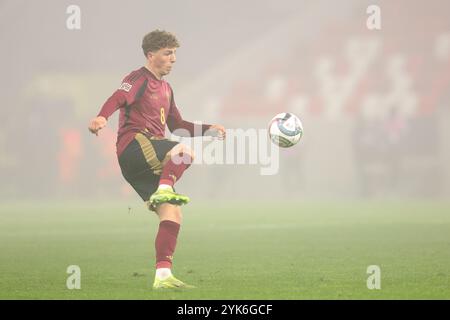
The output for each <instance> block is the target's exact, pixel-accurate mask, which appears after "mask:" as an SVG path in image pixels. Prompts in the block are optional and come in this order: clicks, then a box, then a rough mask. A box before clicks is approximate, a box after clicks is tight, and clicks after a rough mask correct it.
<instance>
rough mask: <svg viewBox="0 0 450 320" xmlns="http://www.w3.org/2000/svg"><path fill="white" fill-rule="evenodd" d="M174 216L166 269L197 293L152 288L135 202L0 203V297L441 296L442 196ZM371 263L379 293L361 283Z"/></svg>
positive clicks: (446, 294)
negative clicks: (73, 280)
mask: <svg viewBox="0 0 450 320" xmlns="http://www.w3.org/2000/svg"><path fill="white" fill-rule="evenodd" d="M183 213H184V223H183V226H182V229H181V233H180V236H179V240H178V246H177V251H176V253H175V258H174V273H175V275H176V276H177V277H178V278H179V279H181V280H183V281H185V282H187V283H189V284H193V285H195V286H197V288H196V289H192V290H183V291H162V292H161V291H153V290H152V289H151V285H152V281H153V276H154V269H153V265H154V238H155V235H156V231H157V225H158V221H157V219H156V216H154V214H153V213H149V212H148V211H146V209H145V207H144V206H143V204H141V203H133V204H132V205H131V208H129V207H128V204H127V203H126V202H116V203H109V204H88V203H86V204H82V203H71V202H67V203H59V204H55V203H37V204H2V205H0V298H1V299H271V300H272V299H432V298H435V299H449V298H450V280H449V279H450V203H442V202H440V203H436V202H431V201H430V202H419V201H413V202H406V201H405V202H376V201H372V202H348V203H345V202H327V203H319V202H317V203H315V202H298V203H296V202H292V203H278V204H276V203H273V202H272V203H269V202H268V203H254V204H249V203H203V202H201V203H195V201H194V203H192V204H189V205H188V206H186V207H184V208H183ZM70 265H77V266H79V267H80V270H81V278H80V279H81V289H79V290H77V289H74V290H69V289H68V288H67V286H66V280H67V278H68V277H69V276H70V275H69V274H68V273H67V268H68V266H70ZM371 265H376V266H379V268H380V281H381V282H380V283H381V289H372V290H369V289H368V287H367V279H368V277H369V276H370V274H368V273H367V268H368V267H369V266H371Z"/></svg>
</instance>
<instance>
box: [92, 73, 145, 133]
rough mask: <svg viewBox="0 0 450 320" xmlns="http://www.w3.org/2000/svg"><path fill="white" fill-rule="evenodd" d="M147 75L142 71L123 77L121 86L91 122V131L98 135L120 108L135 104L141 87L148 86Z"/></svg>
mask: <svg viewBox="0 0 450 320" xmlns="http://www.w3.org/2000/svg"><path fill="white" fill-rule="evenodd" d="M144 82H145V77H143V76H142V73H140V71H134V72H132V73H130V74H129V75H128V76H127V77H125V79H123V81H122V84H121V85H120V88H119V89H117V90H116V92H114V93H113V95H112V96H111V97H109V99H108V100H106V102H105V103H104V104H103V107H102V109H101V110H100V112H99V113H98V115H97V117H95V118H94V119H92V120H91V122H90V123H89V127H88V128H89V131H90V132H92V133H93V134H95V135H97V136H98V131H99V130H101V129H102V128H104V127H105V126H106V124H107V122H108V118H109V117H110V116H111V115H112V114H113V113H114V112H115V111H117V110H118V109H120V108H122V107H125V106H127V105H131V104H133V103H134V102H135V101H136V99H137V98H138V96H139V92H140V91H141V89H142V88H141V87H143V86H146V83H144Z"/></svg>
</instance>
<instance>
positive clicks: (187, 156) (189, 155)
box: [178, 144, 195, 164]
mask: <svg viewBox="0 0 450 320" xmlns="http://www.w3.org/2000/svg"><path fill="white" fill-rule="evenodd" d="M178 154H179V155H182V157H183V160H184V162H185V163H186V164H191V163H192V162H193V161H194V157H195V154H194V151H193V150H192V149H191V148H189V147H188V146H185V145H183V144H180V148H179V149H178Z"/></svg>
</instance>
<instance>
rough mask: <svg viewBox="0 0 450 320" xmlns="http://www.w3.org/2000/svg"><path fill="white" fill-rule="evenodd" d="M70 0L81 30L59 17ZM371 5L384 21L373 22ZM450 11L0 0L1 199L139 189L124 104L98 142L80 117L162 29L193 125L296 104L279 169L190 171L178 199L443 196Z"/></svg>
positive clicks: (417, 4)
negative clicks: (132, 177) (298, 125)
mask: <svg viewBox="0 0 450 320" xmlns="http://www.w3.org/2000/svg"><path fill="white" fill-rule="evenodd" d="M72 4H75V5H78V6H79V7H80V9H81V29H80V30H69V29H68V28H67V27H66V20H67V19H68V17H69V16H70V15H69V14H67V13H66V9H67V7H68V6H69V5H72ZM372 4H375V5H378V6H380V8H381V30H368V28H367V27H366V20H367V18H368V16H369V14H367V13H366V9H367V7H368V6H369V5H372ZM448 12H450V3H449V2H448V1H426V2H425V1H361V0H355V1H352V0H343V1H338V2H337V1H294V0H292V1H290V0H289V1H287V0H282V1H253V0H252V1H234V0H233V1H215V0H212V1H211V0H209V1H194V0H193V1H170V2H161V1H160V2H156V1H128V2H123V1H106V0H102V1H99V0H96V1H81V0H79V1H56V0H53V1H50V0H42V1H20V0H19V1H16V0H15V1H0V39H1V48H2V49H1V57H2V59H1V61H0V65H1V71H2V77H1V78H0V81H1V101H2V107H1V108H0V174H1V180H0V198H1V199H3V200H11V199H48V200H52V199H67V198H76V199H91V200H92V199H94V200H95V199H123V200H128V199H130V200H136V199H137V198H138V195H137V194H135V193H134V191H133V190H132V189H131V188H130V187H129V186H128V185H127V183H126V182H125V180H124V179H123V178H122V176H121V173H120V168H119V166H118V163H117V158H116V154H115V142H116V129H117V121H118V112H117V113H116V114H115V115H113V116H112V117H111V118H110V119H109V122H108V127H107V128H105V129H103V130H102V131H100V134H99V137H96V136H95V135H92V134H90V133H89V132H88V130H87V126H88V124H89V121H90V119H91V118H93V117H94V116H96V115H97V113H98V112H99V110H100V108H101V106H102V104H103V103H104V102H105V101H106V99H107V98H108V97H109V96H110V95H111V94H112V93H113V92H114V91H115V90H116V88H118V86H119V85H120V83H121V80H122V79H123V78H124V76H126V75H127V74H128V73H129V72H131V71H132V70H136V69H138V68H140V67H141V66H142V65H144V63H145V60H144V56H143V53H142V50H141V41H142V38H143V36H144V35H145V34H146V33H148V32H150V31H152V30H154V29H157V28H159V29H164V30H167V31H171V32H173V33H175V34H176V35H177V37H178V39H179V41H180V43H181V47H180V48H179V49H178V50H177V62H176V65H175V68H174V69H173V71H172V73H171V74H170V75H169V76H168V77H166V80H167V81H168V82H169V83H171V85H172V87H173V88H174V93H175V100H176V102H177V105H178V107H179V109H180V111H181V114H182V116H183V117H184V118H185V119H186V120H190V121H194V120H196V121H200V120H202V121H204V122H205V123H219V124H223V125H225V127H227V128H232V129H236V128H243V129H248V128H258V129H263V128H266V126H267V123H268V122H269V121H270V119H271V118H272V117H273V116H274V115H276V114H277V113H280V112H293V113H294V114H296V115H297V116H298V117H299V118H300V119H301V120H302V122H303V126H304V136H303V139H302V140H301V141H300V142H299V144H297V145H296V146H295V147H292V148H290V149H284V150H281V151H280V169H279V173H278V174H276V175H273V176H261V175H260V166H259V165H213V166H207V165H194V166H193V167H191V168H190V169H189V170H188V171H186V172H185V174H184V176H183V178H182V179H181V180H180V182H179V183H178V184H177V190H178V191H180V192H181V193H185V194H187V195H189V196H191V197H192V198H193V199H206V198H208V199H225V200H226V199H232V198H233V199H236V198H243V199H244V198H248V197H252V196H258V197H265V198H266V199H276V198H278V199H279V197H281V196H283V197H287V196H289V197H292V198H293V199H312V198H319V199H328V198H346V199H362V198H364V199H366V198H390V199H396V198H413V197H414V198H421V197H422V198H432V199H435V198H445V197H448V196H449V195H450V148H449V143H448V141H449V138H450V129H449V127H450V106H449V104H450V90H449V88H450V21H449V19H448ZM196 139H198V138H196ZM197 152H198V151H197ZM269 197H273V198H269Z"/></svg>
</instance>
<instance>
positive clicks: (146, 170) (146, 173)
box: [119, 133, 178, 201]
mask: <svg viewBox="0 0 450 320" xmlns="http://www.w3.org/2000/svg"><path fill="white" fill-rule="evenodd" d="M177 144H178V142H175V141H171V140H168V139H164V138H159V137H152V136H149V135H145V134H143V133H138V134H136V136H135V137H134V140H133V141H131V142H130V143H129V144H128V146H127V147H126V148H125V150H124V151H123V152H122V154H121V155H120V157H119V165H120V168H121V170H122V175H123V176H124V178H125V180H127V181H128V183H129V184H130V185H131V186H132V187H133V188H134V190H136V192H137V193H138V194H139V195H140V196H141V198H142V200H144V201H148V200H149V199H150V196H151V195H152V194H153V193H154V192H155V191H156V189H157V188H158V185H159V178H160V176H161V172H162V167H163V165H162V164H163V162H165V161H167V160H168V158H169V157H170V155H169V151H170V150H171V149H172V148H173V147H175V146H176V145H177Z"/></svg>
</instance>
